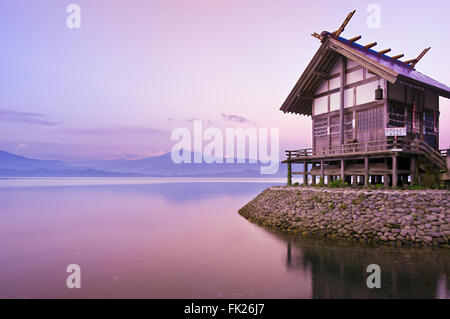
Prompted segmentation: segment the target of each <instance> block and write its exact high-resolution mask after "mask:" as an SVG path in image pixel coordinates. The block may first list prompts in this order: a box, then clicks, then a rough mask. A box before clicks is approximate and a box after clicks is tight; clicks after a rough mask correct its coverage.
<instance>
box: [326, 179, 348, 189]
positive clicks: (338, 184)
mask: <svg viewBox="0 0 450 319" xmlns="http://www.w3.org/2000/svg"><path fill="white" fill-rule="evenodd" d="M328 186H329V187H331V188H341V187H345V186H348V184H347V183H344V182H343V181H342V180H341V179H338V180H335V181H332V182H330V183H329V184H328Z"/></svg>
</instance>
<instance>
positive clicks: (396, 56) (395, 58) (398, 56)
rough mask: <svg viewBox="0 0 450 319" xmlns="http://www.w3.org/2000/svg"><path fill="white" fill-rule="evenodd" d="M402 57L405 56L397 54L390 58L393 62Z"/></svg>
mask: <svg viewBox="0 0 450 319" xmlns="http://www.w3.org/2000/svg"><path fill="white" fill-rule="evenodd" d="M404 56H405V55H404V54H398V55H394V56H392V57H391V58H392V59H394V60H398V59H401V58H403V57H404Z"/></svg>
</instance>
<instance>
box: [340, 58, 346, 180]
mask: <svg viewBox="0 0 450 319" xmlns="http://www.w3.org/2000/svg"><path fill="white" fill-rule="evenodd" d="M340 71H341V74H340V76H341V77H340V80H341V83H340V88H339V89H340V90H339V91H340V108H339V129H340V132H339V137H340V142H341V145H343V144H344V107H345V105H344V103H345V96H344V88H345V57H344V56H341V70H340ZM342 180H344V178H343V177H342Z"/></svg>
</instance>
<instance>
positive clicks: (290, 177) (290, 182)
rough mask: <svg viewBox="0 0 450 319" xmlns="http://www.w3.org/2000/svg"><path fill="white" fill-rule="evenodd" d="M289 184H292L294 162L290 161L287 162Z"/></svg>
mask: <svg viewBox="0 0 450 319" xmlns="http://www.w3.org/2000/svg"><path fill="white" fill-rule="evenodd" d="M287 166H288V167H287V184H288V186H291V185H292V163H291V162H288V163H287Z"/></svg>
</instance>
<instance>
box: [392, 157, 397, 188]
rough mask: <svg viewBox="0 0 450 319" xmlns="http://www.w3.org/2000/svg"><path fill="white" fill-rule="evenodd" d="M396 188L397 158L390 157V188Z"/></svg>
mask: <svg viewBox="0 0 450 319" xmlns="http://www.w3.org/2000/svg"><path fill="white" fill-rule="evenodd" d="M397 186H398V170H397V156H395V155H394V156H392V187H397Z"/></svg>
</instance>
